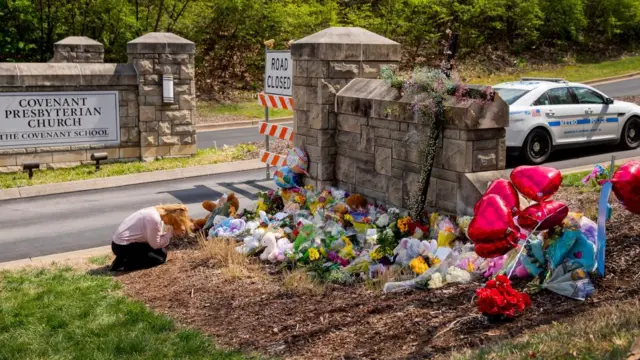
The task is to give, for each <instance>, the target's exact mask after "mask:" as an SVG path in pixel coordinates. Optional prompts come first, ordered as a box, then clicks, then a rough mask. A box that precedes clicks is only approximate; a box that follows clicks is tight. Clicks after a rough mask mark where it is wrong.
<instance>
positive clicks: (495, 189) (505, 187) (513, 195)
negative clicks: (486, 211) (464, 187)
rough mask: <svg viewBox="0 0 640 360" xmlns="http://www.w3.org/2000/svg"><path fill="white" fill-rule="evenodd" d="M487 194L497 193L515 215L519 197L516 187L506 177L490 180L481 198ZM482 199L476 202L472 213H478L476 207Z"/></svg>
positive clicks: (518, 207)
mask: <svg viewBox="0 0 640 360" xmlns="http://www.w3.org/2000/svg"><path fill="white" fill-rule="evenodd" d="M488 195H498V196H499V197H500V198H501V199H502V200H503V201H504V202H505V204H506V205H507V207H508V208H509V209H511V213H512V214H513V215H514V216H515V215H516V214H517V213H518V212H519V211H520V197H519V196H518V191H516V188H515V187H514V186H513V184H511V183H510V182H509V180H506V179H497V180H494V181H492V182H491V184H490V185H489V187H488V188H487V191H486V192H485V193H484V195H483V198H484V197H485V196H488ZM481 202H482V200H480V201H478V202H477V203H476V206H475V208H474V209H473V213H474V214H477V213H478V207H479V205H480V203H481Z"/></svg>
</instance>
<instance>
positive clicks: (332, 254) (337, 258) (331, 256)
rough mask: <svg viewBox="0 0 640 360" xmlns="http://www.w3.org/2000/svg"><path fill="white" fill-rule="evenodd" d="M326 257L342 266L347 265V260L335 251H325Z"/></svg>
mask: <svg viewBox="0 0 640 360" xmlns="http://www.w3.org/2000/svg"><path fill="white" fill-rule="evenodd" d="M327 258H328V259H329V260H331V261H332V262H334V263H336V264H340V265H342V266H347V265H349V260H347V259H344V258H342V257H340V255H338V253H336V252H335V251H329V252H327Z"/></svg>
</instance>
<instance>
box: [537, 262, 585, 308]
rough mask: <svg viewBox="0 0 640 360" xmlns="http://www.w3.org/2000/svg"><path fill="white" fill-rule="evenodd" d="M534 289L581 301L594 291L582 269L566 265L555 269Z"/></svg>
mask: <svg viewBox="0 0 640 360" xmlns="http://www.w3.org/2000/svg"><path fill="white" fill-rule="evenodd" d="M536 287H538V288H541V289H547V290H550V291H553V292H555V293H556V294H560V295H562V296H566V297H569V298H572V299H576V300H583V301H584V300H585V299H586V298H588V297H589V296H591V294H593V292H594V291H595V288H594V286H593V283H592V282H591V279H589V276H588V275H587V273H586V272H585V271H584V269H582V268H578V267H576V265H573V266H572V265H569V264H566V263H565V264H562V265H560V266H558V267H557V268H555V269H554V270H553V271H552V272H551V273H550V274H549V275H548V277H547V278H546V279H545V280H544V282H543V283H542V284H540V285H537V286H536Z"/></svg>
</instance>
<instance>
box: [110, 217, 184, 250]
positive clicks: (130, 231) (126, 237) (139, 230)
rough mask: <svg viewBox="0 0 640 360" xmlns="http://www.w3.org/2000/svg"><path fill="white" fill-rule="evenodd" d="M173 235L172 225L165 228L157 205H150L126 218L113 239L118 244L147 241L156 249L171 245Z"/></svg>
mask: <svg viewBox="0 0 640 360" xmlns="http://www.w3.org/2000/svg"><path fill="white" fill-rule="evenodd" d="M172 236H173V231H172V229H171V226H167V227H166V230H165V226H164V223H163V222H162V219H160V213H158V210H157V209H156V208H155V207H148V208H144V209H142V210H138V211H136V212H135V213H133V214H131V215H129V217H127V218H126V219H124V221H123V222H122V224H120V226H119V227H118V230H116V233H115V234H114V235H113V238H112V240H113V242H114V243H116V244H118V245H127V244H131V243H134V242H143V243H144V242H146V243H149V245H151V247H152V248H154V249H161V248H164V247H166V246H167V245H169V240H171V237H172Z"/></svg>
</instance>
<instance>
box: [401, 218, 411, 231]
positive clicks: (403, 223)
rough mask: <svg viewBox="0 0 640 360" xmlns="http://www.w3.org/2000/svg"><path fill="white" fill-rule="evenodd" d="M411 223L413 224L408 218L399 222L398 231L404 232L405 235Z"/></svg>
mask: <svg viewBox="0 0 640 360" xmlns="http://www.w3.org/2000/svg"><path fill="white" fill-rule="evenodd" d="M410 222H411V218H410V217H408V216H407V217H404V218H402V219H400V220H398V230H400V232H403V233H405V232H407V231H409V223H410Z"/></svg>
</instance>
